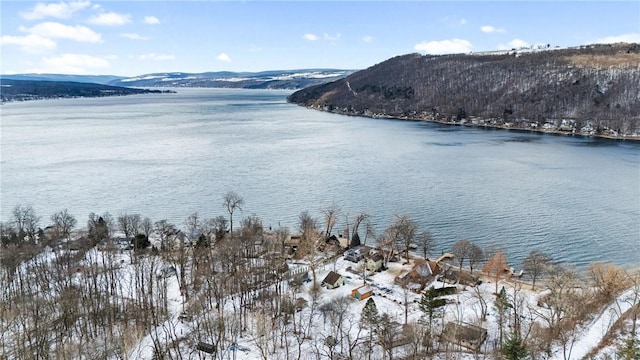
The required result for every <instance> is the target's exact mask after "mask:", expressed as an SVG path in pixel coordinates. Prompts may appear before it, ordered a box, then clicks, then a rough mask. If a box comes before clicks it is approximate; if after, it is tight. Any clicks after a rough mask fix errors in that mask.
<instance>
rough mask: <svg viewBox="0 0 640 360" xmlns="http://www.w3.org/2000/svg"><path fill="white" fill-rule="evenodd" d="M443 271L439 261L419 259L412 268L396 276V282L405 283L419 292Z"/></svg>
mask: <svg viewBox="0 0 640 360" xmlns="http://www.w3.org/2000/svg"><path fill="white" fill-rule="evenodd" d="M440 271H441V268H440V265H438V263H437V262H435V261H433V260H429V259H417V260H416V261H415V263H414V266H413V268H412V269H411V270H409V271H408V272H406V273H404V274H400V275H398V276H396V278H395V280H394V282H395V283H396V284H405V285H406V286H408V287H409V288H410V289H412V290H414V291H416V292H419V291H421V290H422V289H423V288H424V286H425V285H426V284H427V283H429V282H430V281H431V280H433V279H434V277H435V276H436V275H438V274H439V273H440Z"/></svg>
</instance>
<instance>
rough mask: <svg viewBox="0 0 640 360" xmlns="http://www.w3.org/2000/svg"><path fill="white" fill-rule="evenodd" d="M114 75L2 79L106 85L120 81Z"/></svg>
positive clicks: (29, 76) (15, 76)
mask: <svg viewBox="0 0 640 360" xmlns="http://www.w3.org/2000/svg"><path fill="white" fill-rule="evenodd" d="M122 78H123V77H122V76H116V75H65V74H15V75H2V79H9V80H33V81H73V82H82V83H94V84H104V85H106V84H108V83H109V82H110V81H115V80H118V79H122Z"/></svg>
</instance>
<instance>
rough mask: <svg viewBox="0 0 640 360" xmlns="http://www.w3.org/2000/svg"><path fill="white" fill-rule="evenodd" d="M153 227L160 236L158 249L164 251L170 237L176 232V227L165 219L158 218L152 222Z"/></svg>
mask: <svg viewBox="0 0 640 360" xmlns="http://www.w3.org/2000/svg"><path fill="white" fill-rule="evenodd" d="M153 228H154V231H155V233H156V234H158V237H159V238H160V250H161V251H165V250H167V249H168V247H169V242H170V241H171V237H172V236H173V235H175V233H176V227H175V226H174V225H173V224H171V223H169V222H168V221H167V220H165V219H163V220H158V221H156V222H155V223H154V224H153Z"/></svg>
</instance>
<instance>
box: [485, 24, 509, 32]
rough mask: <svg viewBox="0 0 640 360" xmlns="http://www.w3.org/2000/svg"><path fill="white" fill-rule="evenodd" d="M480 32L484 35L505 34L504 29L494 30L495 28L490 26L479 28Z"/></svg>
mask: <svg viewBox="0 0 640 360" xmlns="http://www.w3.org/2000/svg"><path fill="white" fill-rule="evenodd" d="M480 31H482V32H484V33H503V32H506V30H505V29H501V28H496V27H493V26H491V25H484V26H480Z"/></svg>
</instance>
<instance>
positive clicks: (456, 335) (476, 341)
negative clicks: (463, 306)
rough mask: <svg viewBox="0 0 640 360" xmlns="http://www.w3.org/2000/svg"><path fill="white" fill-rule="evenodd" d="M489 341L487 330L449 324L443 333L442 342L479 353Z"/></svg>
mask: <svg viewBox="0 0 640 360" xmlns="http://www.w3.org/2000/svg"><path fill="white" fill-rule="evenodd" d="M486 339H487V329H485V328H481V327H479V326H475V325H471V324H467V323H455V322H448V323H447V324H446V325H445V326H444V330H443V331H442V340H444V341H447V342H449V343H452V344H456V345H459V346H462V347H464V348H467V349H469V350H473V351H478V350H480V346H482V343H484V341H485V340H486Z"/></svg>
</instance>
